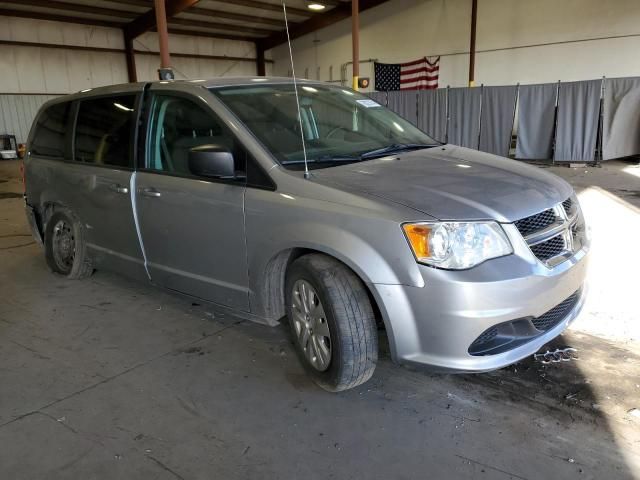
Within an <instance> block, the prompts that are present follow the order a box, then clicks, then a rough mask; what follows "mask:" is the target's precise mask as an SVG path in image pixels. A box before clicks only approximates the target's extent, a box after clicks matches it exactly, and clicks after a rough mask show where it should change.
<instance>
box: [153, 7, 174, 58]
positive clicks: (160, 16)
mask: <svg viewBox="0 0 640 480" xmlns="http://www.w3.org/2000/svg"><path fill="white" fill-rule="evenodd" d="M154 5H155V11H156V28H157V29H158V43H159V47H160V68H169V67H170V65H171V57H170V56H169V32H168V30H167V12H166V10H165V6H164V0H154Z"/></svg>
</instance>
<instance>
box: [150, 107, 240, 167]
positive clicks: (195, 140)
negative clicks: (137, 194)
mask: <svg viewBox="0 0 640 480" xmlns="http://www.w3.org/2000/svg"><path fill="white" fill-rule="evenodd" d="M150 128H151V132H150V133H151V135H150V143H149V152H148V157H147V158H148V162H147V164H148V165H147V166H148V168H150V169H152V170H160V171H164V172H171V173H177V174H181V175H192V172H191V170H190V169H189V150H190V149H192V148H193V147H198V146H201V145H211V144H213V145H218V146H221V147H224V148H226V149H228V150H229V151H230V152H231V153H233V158H234V160H235V170H236V171H241V172H244V171H245V164H246V152H245V150H244V148H243V147H242V145H240V143H239V142H238V141H237V140H236V138H235V136H234V135H233V134H232V133H231V131H230V130H229V129H228V128H227V127H226V126H225V125H224V122H223V121H222V120H221V119H220V118H219V117H218V116H217V115H216V114H215V113H214V112H212V111H210V110H209V109H206V108H204V107H203V106H200V105H198V104H197V103H195V102H193V101H191V100H188V99H185V98H181V97H174V96H168V95H158V96H157V97H155V101H154V103H153V113H152V117H151V127H150Z"/></svg>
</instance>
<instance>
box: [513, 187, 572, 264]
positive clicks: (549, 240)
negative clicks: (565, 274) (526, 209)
mask: <svg viewBox="0 0 640 480" xmlns="http://www.w3.org/2000/svg"><path fill="white" fill-rule="evenodd" d="M514 225H515V226H516V228H517V229H518V231H519V232H520V234H521V235H522V236H523V237H524V239H525V241H526V242H527V244H528V245H529V248H530V249H531V252H532V253H533V254H534V255H535V256H536V258H538V260H540V261H541V262H542V263H544V264H545V265H546V266H547V267H554V266H556V265H558V264H559V263H561V262H562V261H564V260H566V259H567V258H569V257H570V256H571V255H573V253H574V252H575V251H577V250H578V249H579V248H581V247H582V245H583V240H584V238H583V237H584V235H583V233H584V222H583V219H582V216H581V214H580V209H579V208H578V205H577V204H576V202H575V201H574V200H573V199H572V198H567V199H566V200H565V201H563V202H561V203H558V204H557V205H556V206H555V207H553V208H549V209H547V210H544V211H542V212H540V213H537V214H535V215H530V216H528V217H525V218H522V219H520V220H517V221H516V222H514Z"/></svg>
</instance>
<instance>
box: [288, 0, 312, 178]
mask: <svg viewBox="0 0 640 480" xmlns="http://www.w3.org/2000/svg"><path fill="white" fill-rule="evenodd" d="M282 11H283V12H284V26H285V29H286V30H287V43H288V44H289V59H290V60H291V74H292V75H293V89H294V90H295V92H296V106H297V108H298V122H299V123H300V140H302V154H303V155H304V178H309V165H308V163H307V147H306V146H305V144H304V130H303V129H302V114H301V113H300V99H299V98H298V82H297V80H296V69H295V67H294V66H293V52H292V50H291V37H290V36H289V22H288V21H287V6H286V5H285V4H284V0H282Z"/></svg>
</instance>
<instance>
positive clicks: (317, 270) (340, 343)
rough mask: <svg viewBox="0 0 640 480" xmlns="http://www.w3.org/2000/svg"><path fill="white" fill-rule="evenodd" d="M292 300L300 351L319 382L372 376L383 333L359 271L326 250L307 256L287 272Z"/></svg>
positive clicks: (337, 383) (352, 382) (337, 387)
mask: <svg viewBox="0 0 640 480" xmlns="http://www.w3.org/2000/svg"><path fill="white" fill-rule="evenodd" d="M286 302H287V317H288V319H289V325H290V327H291V333H292V335H293V337H294V344H295V347H296V351H297V353H298V356H299V357H300V360H301V361H302V364H303V365H304V367H305V369H306V370H307V372H308V373H309V374H310V375H311V377H312V378H313V380H314V381H315V382H316V383H317V384H318V385H320V386H321V387H322V388H324V389H325V390H328V391H331V392H338V391H341V390H347V389H350V388H353V387H356V386H358V385H360V384H362V383H364V382H366V381H367V380H369V378H371V375H373V371H374V370H375V367H376V362H377V360H378V333H377V329H376V321H375V316H374V313H373V308H372V307H371V302H370V301H369V296H368V294H367V290H366V287H365V285H364V284H363V283H362V281H361V280H360V279H359V278H358V277H357V276H356V274H355V273H353V272H352V271H351V270H350V269H349V268H347V267H346V266H345V265H343V264H342V263H340V262H338V261H337V260H335V259H333V258H331V257H328V256H326V255H322V254H309V255H305V256H302V257H300V258H298V259H297V260H295V261H294V262H293V263H292V264H291V266H290V267H289V270H288V272H287V280H286Z"/></svg>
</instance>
